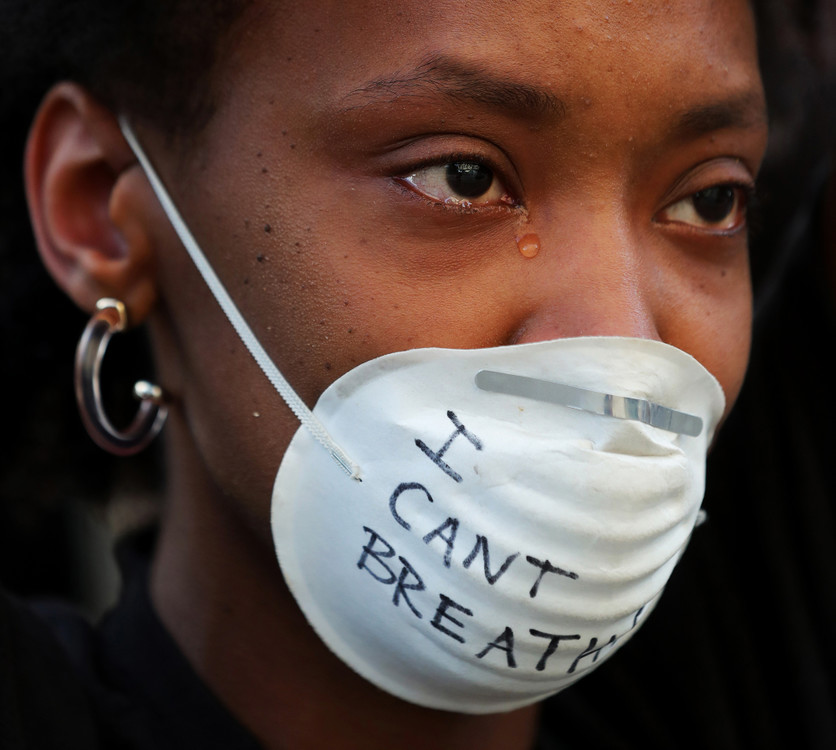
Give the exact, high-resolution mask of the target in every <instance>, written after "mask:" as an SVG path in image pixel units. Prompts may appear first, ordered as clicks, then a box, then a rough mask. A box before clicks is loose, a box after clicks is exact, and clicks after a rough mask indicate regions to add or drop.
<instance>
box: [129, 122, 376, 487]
mask: <svg viewBox="0 0 836 750" xmlns="http://www.w3.org/2000/svg"><path fill="white" fill-rule="evenodd" d="M119 127H120V128H121V129H122V134H123V135H124V136H125V140H127V142H128V145H129V146H130V147H131V150H132V151H133V152H134V155H135V156H136V158H137V160H138V161H139V164H140V166H141V167H142V170H143V171H144V172H145V175H146V177H147V178H148V181H149V182H150V183H151V187H152V188H153V190H154V193H155V195H156V196H157V199H158V200H159V201H160V205H161V206H162V207H163V210H164V211H165V213H166V216H168V220H169V221H170V222H171V225H172V227H174V231H175V232H177V236H178V237H179V238H180V241H181V242H182V243H183V246H184V247H185V248H186V251H187V252H188V253H189V256H190V257H191V259H192V261H193V262H194V264H195V266H196V267H197V270H198V271H199V272H200V275H201V276H202V277H203V280H204V281H205V282H206V285H207V286H208V287H209V290H210V291H211V292H212V294H213V295H214V296H215V299H216V300H217V302H218V304H219V305H220V306H221V309H222V310H223V311H224V314H225V315H226V317H227V318H228V319H229V322H230V323H231V324H232V327H233V328H234V329H235V332H236V333H237V334H238V336H239V337H240V339H241V341H242V342H243V343H244V346H246V347H247V350H248V351H249V352H250V354H251V355H252V357H253V359H255V361H256V363H257V364H258V366H259V367H260V368H261V370H262V372H263V373H264V374H265V375H266V376H267V379H268V380H269V381H270V382H271V383H272V384H273V387H274V388H275V389H276V390H277V391H278V393H279V395H280V396H281V397H282V398H283V399H284V400H285V403H286V404H287V405H288V406H289V407H290V410H291V411H292V412H293V413H294V414H295V415H296V417H297V419H298V420H299V422H301V424H302V425H303V426H304V427H305V428H306V429H307V430H308V431H309V432H310V433H311V435H312V436H313V437H314V438H315V439H316V440H317V441H318V442H319V443H321V444H322V445H323V446H324V447H325V449H326V450H327V451H328V452H329V453H330V454H331V456H332V458H333V459H334V460H335V461H336V462H337V463H338V464H339V465H340V467H341V468H342V469H343V470H344V471H345V472H346V474H348V475H349V476H350V477H351V478H352V479H356V480H357V481H362V480H361V478H360V467H359V466H358V465H357V464H355V463H354V462H353V461H352V460H351V459H350V458H349V457H348V455H347V454H346V453H345V451H343V449H342V448H340V446H339V445H337V443H336V442H335V441H334V439H333V438H332V437H331V436H330V435H329V434H328V431H327V430H326V429H325V427H324V426H323V424H322V422H320V421H319V419H317V418H316V416H314V414H313V412H312V411H311V410H310V409H309V408H308V407H307V404H305V402H304V401H302V399H301V398H299V396H298V395H297V393H296V391H294V390H293V387H292V386H291V385H290V383H288V382H287V380H286V379H285V377H284V375H282V374H281V372H280V371H279V369H278V367H276V365H275V364H273V361H272V360H271V359H270V357H269V355H268V354H267V352H266V351H264V348H263V347H262V346H261V344H260V343H259V341H258V339H257V338H256V337H255V334H254V333H253V332H252V330H251V329H250V327H249V325H247V322H246V321H245V320H244V317H243V316H242V315H241V313H240V311H239V310H238V308H237V307H236V306H235V303H234V302H233V301H232V298H231V297H230V296H229V294H228V292H227V291H226V289H225V288H224V285H223V284H222V283H221V280H220V279H219V278H218V276H217V274H216V273H215V271H214V270H213V269H212V266H210V265H209V261H207V260H206V256H205V255H204V254H203V251H202V250H201V249H200V246H199V245H198V244H197V241H196V240H195V238H194V237H193V236H192V233H191V231H190V230H189V228H188V226H187V225H186V222H184V221H183V219H182V217H181V216H180V212H179V211H178V210H177V206H175V205H174V201H172V199H171V197H170V196H169V194H168V191H167V190H166V188H165V185H163V182H162V180H161V179H160V178H159V176H158V175H157V172H156V170H155V169H154V167H153V165H152V164H151V162H150V160H149V159H148V157H147V156H146V155H145V151H144V150H143V148H142V146H141V145H140V143H139V141H138V140H137V138H136V136H135V135H134V132H133V129H132V128H131V125H130V123H129V122H128V121H127V120H126V119H125V118H124V117H120V118H119Z"/></svg>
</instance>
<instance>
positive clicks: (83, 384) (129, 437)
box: [75, 298, 168, 456]
mask: <svg viewBox="0 0 836 750" xmlns="http://www.w3.org/2000/svg"><path fill="white" fill-rule="evenodd" d="M127 325H128V315H127V311H126V310H125V305H124V304H123V303H122V302H120V301H119V300H116V299H110V298H103V299H100V300H99V301H98V302H97V303H96V312H95V313H94V314H93V317H92V318H90V322H88V323H87V326H86V327H85V328H84V333H82V335H81V340H80V341H79V342H78V348H77V349H76V355H75V395H76V400H77V401H78V408H79V411H80V412H81V419H82V421H83V422H84V426H85V428H86V429H87V432H88V433H89V434H90V437H91V438H93V440H94V442H95V443H96V444H97V445H98V446H99V447H101V448H104V449H105V450H106V451H109V452H110V453H114V454H115V455H117V456H130V455H133V454H134V453H139V451H141V450H142V449H143V448H145V447H146V446H147V445H148V443H150V442H151V441H152V440H153V439H154V438H155V437H156V436H157V434H158V433H159V431H160V430H161V429H162V427H163V423H164V422H165V419H166V416H167V415H168V409H167V408H166V406H165V403H164V401H163V392H162V389H161V388H160V387H159V386H157V385H153V384H152V383H149V382H147V381H145V380H140V381H138V382H137V383H136V384H135V385H134V395H135V396H136V397H137V398H138V399H139V400H140V402H141V403H140V407H139V411H137V414H136V416H135V417H134V419H133V421H132V422H131V424H130V426H129V427H128V428H127V429H126V430H124V431H123V432H120V431H119V430H117V429H116V428H115V427H114V426H113V425H112V424H111V423H110V420H109V419H108V418H107V414H105V410H104V405H103V404H102V393H101V388H100V386H99V373H100V370H101V364H102V359H104V355H105V351H106V350H107V345H108V343H109V342H110V338H111V336H112V335H113V334H114V333H119V332H120V331H124V330H125V329H126V328H127Z"/></svg>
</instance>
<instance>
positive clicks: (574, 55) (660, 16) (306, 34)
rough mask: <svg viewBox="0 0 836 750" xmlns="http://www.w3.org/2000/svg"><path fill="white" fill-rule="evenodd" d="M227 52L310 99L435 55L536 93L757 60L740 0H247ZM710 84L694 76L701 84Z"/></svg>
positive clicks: (720, 78) (635, 82)
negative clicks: (288, 75) (288, 73)
mask: <svg viewBox="0 0 836 750" xmlns="http://www.w3.org/2000/svg"><path fill="white" fill-rule="evenodd" d="M233 46H234V47H235V54H234V55H233V57H234V59H235V60H236V61H237V63H238V64H239V65H241V66H243V67H244V68H245V69H246V70H247V72H248V74H249V75H256V76H258V75H259V71H262V73H261V74H262V75H265V76H268V77H269V76H270V75H271V74H273V73H275V72H277V71H278V70H279V69H281V68H289V69H292V70H293V71H294V79H293V80H292V81H286V80H282V79H280V78H276V79H274V80H273V84H274V85H275V86H277V87H281V88H284V84H286V83H291V84H293V85H295V86H297V87H300V88H304V91H305V93H306V95H307V96H308V97H311V96H322V97H327V96H338V95H341V94H345V93H346V92H348V91H351V90H353V89H354V88H356V87H358V86H362V85H363V84H364V83H366V82H368V81H374V80H376V79H377V78H379V77H380V76H381V75H382V76H384V78H383V80H386V76H387V75H391V74H393V73H397V72H403V71H409V70H410V69H412V68H414V67H417V66H420V65H421V64H422V63H425V62H426V61H427V60H431V59H433V58H435V57H437V56H439V55H443V56H451V57H455V58H456V59H460V60H464V61H469V62H471V63H473V64H475V65H478V66H480V67H486V68H491V69H493V70H496V71H502V72H506V73H508V74H514V75H515V76H516V77H517V78H519V79H522V80H526V79H527V80H528V81H530V82H531V83H536V84H538V85H539V86H541V87H544V88H547V89H548V88H553V89H555V90H558V89H559V90H561V91H563V92H570V91H573V92H574V93H576V94H580V95H583V94H587V95H588V94H590V93H592V92H590V91H589V90H588V87H589V85H590V84H591V83H594V85H595V86H596V88H598V87H602V86H603V87H608V88H613V87H615V88H620V89H624V88H636V87H638V86H645V87H652V86H654V85H655V84H656V83H658V79H659V76H660V75H663V74H664V75H666V76H667V75H669V73H670V72H671V71H672V70H675V72H676V74H677V76H678V79H679V81H680V83H681V85H682V86H683V87H684V88H687V87H688V86H690V85H694V84H695V83H696V81H697V79H700V82H701V84H702V85H710V84H711V83H714V84H717V85H724V84H728V78H729V76H730V74H734V71H733V70H732V68H736V67H738V65H739V62H740V60H741V59H743V58H745V59H747V62H749V63H752V62H754V52H755V43H754V24H753V20H752V17H751V11H750V8H749V4H748V2H746V0H596V2H589V1H588V0H561V1H560V2H553V1H551V2H547V1H543V0H522V1H516V2H513V1H511V0H481V1H480V2H475V3H462V2H449V1H447V0H398V2H391V0H355V1H353V2H351V3H344V2H340V1H339V0H307V1H306V2H297V3H265V2H262V3H255V4H254V6H253V10H252V11H251V12H250V14H249V23H248V24H247V25H246V26H245V31H244V33H243V35H242V36H239V37H237V38H236V40H235V42H234V45H233ZM706 74H708V77H709V78H710V79H711V80H709V81H706V80H702V79H704V78H705V77H706Z"/></svg>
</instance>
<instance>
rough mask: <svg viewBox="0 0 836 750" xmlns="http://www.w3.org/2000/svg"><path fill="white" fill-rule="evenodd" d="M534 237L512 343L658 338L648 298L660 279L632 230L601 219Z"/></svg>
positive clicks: (651, 301)
mask: <svg viewBox="0 0 836 750" xmlns="http://www.w3.org/2000/svg"><path fill="white" fill-rule="evenodd" d="M611 218H612V217H611ZM538 237H539V240H540V243H541V250H540V252H539V253H538V254H537V256H536V257H534V258H531V259H530V260H528V261H526V262H527V263H529V264H530V265H529V266H528V271H529V274H527V275H528V278H529V282H530V284H531V287H532V294H531V296H530V297H529V299H530V301H531V302H530V304H529V306H528V309H527V313H526V315H525V316H524V317H523V319H522V320H520V321H519V324H518V326H517V330H516V332H515V334H514V336H513V343H527V342H533V341H543V340H548V339H555V338H568V337H576V336H627V337H634V338H647V339H657V340H661V333H660V330H661V325H660V321H659V320H658V319H657V315H656V309H657V308H658V307H659V306H658V305H655V304H654V303H655V301H656V300H655V297H656V296H657V295H656V293H655V290H656V289H658V285H659V284H660V283H661V281H662V280H661V279H660V272H659V269H658V268H656V269H655V270H654V271H652V272H651V270H650V269H651V264H650V263H649V259H648V257H647V252H646V251H645V248H643V247H642V241H641V239H640V238H639V237H638V236H637V233H636V232H633V231H630V230H629V228H627V227H624V226H621V225H619V223H618V221H615V220H613V221H610V222H606V221H600V220H599V221H596V222H594V223H590V224H587V225H586V226H585V227H584V226H580V227H578V231H576V232H566V231H555V232H541V233H539V235H538ZM538 262H539V266H538ZM536 266H538V267H536Z"/></svg>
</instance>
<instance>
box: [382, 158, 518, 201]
mask: <svg viewBox="0 0 836 750" xmlns="http://www.w3.org/2000/svg"><path fill="white" fill-rule="evenodd" d="M399 179H400V180H401V181H402V182H404V183H405V184H406V185H408V186H409V187H410V188H412V189H413V190H414V191H415V192H417V193H419V194H421V195H423V196H425V197H426V198H429V199H430V200H433V201H437V202H438V203H442V204H445V205H454V206H459V207H461V208H471V207H473V208H479V207H482V206H516V205H517V201H516V200H515V199H514V197H513V196H512V195H511V194H510V193H509V192H508V189H507V188H506V187H505V185H504V184H503V183H502V181H501V180H500V179H499V177H497V176H496V174H494V171H493V170H492V169H491V168H490V167H489V166H488V165H487V164H485V163H484V162H481V161H477V160H467V159H462V160H456V161H449V162H446V163H444V164H433V165H430V166H426V167H421V168H420V169H416V170H415V171H413V172H411V173H410V174H408V175H406V176H403V177H400V178H399Z"/></svg>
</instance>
